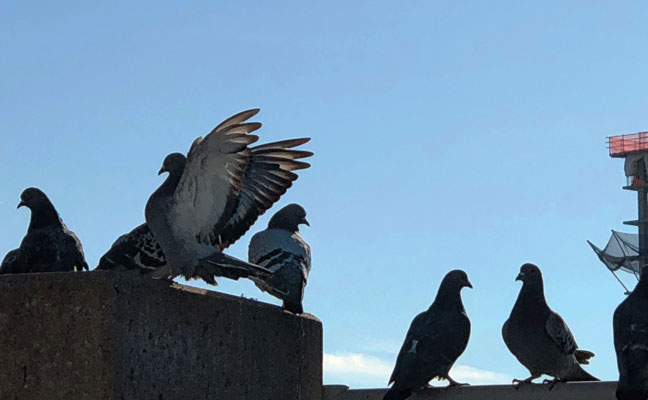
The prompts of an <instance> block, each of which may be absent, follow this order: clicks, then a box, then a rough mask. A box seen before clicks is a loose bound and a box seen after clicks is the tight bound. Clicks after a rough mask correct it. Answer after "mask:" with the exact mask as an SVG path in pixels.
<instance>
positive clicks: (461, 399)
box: [322, 382, 617, 400]
mask: <svg viewBox="0 0 648 400" xmlns="http://www.w3.org/2000/svg"><path fill="white" fill-rule="evenodd" d="M616 384H617V383H616V382H574V383H559V384H557V385H556V386H554V388H553V389H552V390H548V386H547V385H542V384H535V385H524V386H522V387H520V388H519V390H515V387H514V386H513V385H492V386H462V387H455V388H446V387H439V388H430V389H426V390H424V391H422V392H419V393H417V394H415V395H413V396H411V397H409V398H408V400H410V399H411V400H428V399H429V400H432V399H434V400H615V395H614V391H615V390H616ZM385 393H387V389H359V390H349V388H348V387H346V386H343V385H326V386H324V390H323V395H322V400H382V398H383V397H384V396H385Z"/></svg>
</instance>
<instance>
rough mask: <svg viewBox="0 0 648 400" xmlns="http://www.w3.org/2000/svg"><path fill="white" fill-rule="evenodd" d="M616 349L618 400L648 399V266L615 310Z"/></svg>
mask: <svg viewBox="0 0 648 400" xmlns="http://www.w3.org/2000/svg"><path fill="white" fill-rule="evenodd" d="M613 325H614V350H616V356H617V365H618V367H619V383H618V385H617V390H616V397H617V399H618V400H646V399H648V269H646V268H645V267H644V269H643V271H642V273H641V278H640V279H639V283H637V286H636V287H635V289H634V290H633V291H632V293H630V295H628V297H626V298H625V299H624V300H623V301H622V302H621V304H619V306H618V307H617V309H616V310H615V311H614V323H613Z"/></svg>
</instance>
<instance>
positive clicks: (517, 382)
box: [513, 376, 537, 390]
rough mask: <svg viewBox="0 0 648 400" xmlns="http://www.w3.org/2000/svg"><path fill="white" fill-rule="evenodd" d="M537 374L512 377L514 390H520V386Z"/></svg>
mask: <svg viewBox="0 0 648 400" xmlns="http://www.w3.org/2000/svg"><path fill="white" fill-rule="evenodd" d="M535 378H537V376H530V377H528V378H526V379H517V378H516V379H513V386H514V387H515V390H520V386H522V385H526V384H530V383H532V382H531V381H533V380H534V379H535Z"/></svg>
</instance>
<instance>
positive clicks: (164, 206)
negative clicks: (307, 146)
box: [145, 109, 313, 284]
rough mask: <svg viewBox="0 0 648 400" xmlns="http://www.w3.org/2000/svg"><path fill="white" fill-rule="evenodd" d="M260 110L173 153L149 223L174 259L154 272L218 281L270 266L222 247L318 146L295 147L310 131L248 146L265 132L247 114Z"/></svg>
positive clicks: (169, 257) (264, 206)
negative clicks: (258, 133) (186, 149)
mask: <svg viewBox="0 0 648 400" xmlns="http://www.w3.org/2000/svg"><path fill="white" fill-rule="evenodd" d="M258 112H259V110H258V109H253V110H248V111H243V112H241V113H239V114H236V115H234V116H232V117H230V118H228V119H227V120H225V121H224V122H222V123H221V124H219V125H218V126H217V127H216V128H214V130H212V132H211V133H209V134H208V135H207V136H205V138H204V139H203V138H200V137H199V138H198V139H196V140H195V141H194V143H193V144H192V146H191V149H190V150H189V153H188V154H187V156H186V157H185V156H184V155H183V154H180V153H172V154H170V155H168V156H167V157H166V158H165V160H164V163H163V165H162V168H161V170H160V173H163V172H168V173H169V176H168V177H167V179H166V180H165V181H164V183H163V184H162V185H161V186H160V187H159V188H158V189H157V190H156V191H155V192H154V193H153V194H152V195H151V197H150V198H149V200H148V202H147V204H146V209H145V215H146V223H147V225H148V227H149V228H150V230H151V232H152V233H153V236H154V237H155V239H156V240H157V242H158V243H159V245H160V247H161V248H162V250H163V252H164V255H165V257H166V261H167V265H166V266H165V267H162V268H160V269H158V271H156V272H155V273H154V275H153V276H154V277H156V278H161V277H166V278H173V277H175V276H178V275H183V276H184V277H185V278H187V279H191V278H197V277H199V278H202V279H203V280H205V281H206V282H208V283H211V284H216V281H215V279H214V278H215V277H216V276H224V277H227V278H231V279H238V278H241V277H248V276H263V275H267V274H269V273H270V272H269V271H268V270H267V269H266V268H263V267H259V266H257V265H254V264H250V263H248V262H245V261H242V260H239V259H236V258H234V257H231V256H228V255H226V254H224V253H223V252H222V251H223V250H224V249H225V248H227V247H228V246H229V245H231V244H232V243H234V242H235V241H236V240H238V238H240V237H241V236H242V235H243V234H244V233H245V232H246V231H247V230H248V229H249V227H250V226H251V225H252V224H253V223H254V221H256V219H257V218H258V216H259V215H261V214H262V213H263V212H265V211H266V210H267V209H268V208H270V207H271V206H272V204H274V203H275V202H276V201H277V200H279V198H280V197H281V195H283V194H284V193H285V192H286V190H287V189H288V188H289V187H290V186H291V185H292V182H293V181H294V180H295V179H297V175H296V174H295V173H294V172H292V171H294V170H298V169H303V168H308V167H309V166H310V165H309V164H308V163H305V162H302V161H298V159H300V158H304V157H309V156H311V155H312V154H313V153H311V152H308V151H300V150H293V149H292V148H294V147H296V146H299V145H301V144H303V143H306V142H308V141H309V140H310V139H308V138H301V139H292V140H283V141H279V142H273V143H267V144H264V145H260V146H256V147H254V148H251V147H248V146H249V145H250V144H252V143H254V142H255V141H257V140H258V136H256V135H252V134H251V132H254V131H256V130H257V129H259V128H260V127H261V124H260V123H258V122H246V121H247V120H248V119H249V118H251V117H252V116H254V115H255V114H257V113H258Z"/></svg>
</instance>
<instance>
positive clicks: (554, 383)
mask: <svg viewBox="0 0 648 400" xmlns="http://www.w3.org/2000/svg"><path fill="white" fill-rule="evenodd" d="M558 382H560V379H558V378H555V379H545V380H543V381H542V383H543V384H545V383H548V384H549V390H551V389H553V388H554V386H556V383H558Z"/></svg>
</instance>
